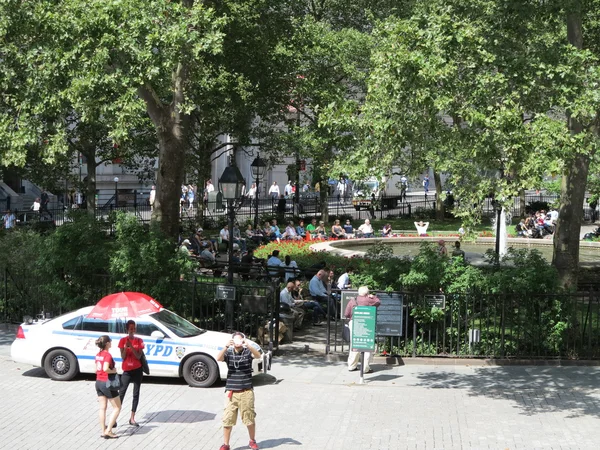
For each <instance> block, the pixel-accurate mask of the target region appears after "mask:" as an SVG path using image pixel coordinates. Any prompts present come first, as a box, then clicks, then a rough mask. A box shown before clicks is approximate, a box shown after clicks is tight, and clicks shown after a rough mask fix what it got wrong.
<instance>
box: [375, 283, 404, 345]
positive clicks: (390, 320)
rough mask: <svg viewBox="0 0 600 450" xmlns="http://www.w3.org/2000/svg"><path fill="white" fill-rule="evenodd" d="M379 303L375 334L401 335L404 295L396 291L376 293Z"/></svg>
mask: <svg viewBox="0 0 600 450" xmlns="http://www.w3.org/2000/svg"><path fill="white" fill-rule="evenodd" d="M377 297H379V300H381V305H379V308H377V336H402V333H403V327H402V325H403V318H404V309H403V306H404V297H403V296H402V295H401V294H396V293H391V294H388V293H385V292H381V293H377Z"/></svg>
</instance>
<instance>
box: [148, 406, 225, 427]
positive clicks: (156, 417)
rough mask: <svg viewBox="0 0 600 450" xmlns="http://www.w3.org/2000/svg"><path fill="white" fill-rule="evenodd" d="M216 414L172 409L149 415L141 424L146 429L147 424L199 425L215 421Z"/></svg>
mask: <svg viewBox="0 0 600 450" xmlns="http://www.w3.org/2000/svg"><path fill="white" fill-rule="evenodd" d="M215 417H217V415H216V414H214V413H210V412H206V411H200V410H188V409H171V410H166V411H160V412H157V413H147V414H146V415H145V416H144V419H143V421H142V422H141V423H140V425H141V427H140V428H144V427H145V426H146V423H199V422H207V421H210V420H215Z"/></svg>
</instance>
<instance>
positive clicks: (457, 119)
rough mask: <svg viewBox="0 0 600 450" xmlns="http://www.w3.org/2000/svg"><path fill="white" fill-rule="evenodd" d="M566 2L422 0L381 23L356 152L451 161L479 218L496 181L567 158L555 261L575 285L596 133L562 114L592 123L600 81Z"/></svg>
mask: <svg viewBox="0 0 600 450" xmlns="http://www.w3.org/2000/svg"><path fill="white" fill-rule="evenodd" d="M563 14H564V9H562V8H555V5H553V4H552V2H542V3H540V2H535V1H532V2H522V1H506V2H497V1H493V0H469V1H462V0H461V1H428V2H417V5H416V7H415V10H414V14H413V15H412V16H411V17H410V18H409V19H405V20H401V19H400V20H399V19H396V18H391V19H389V20H387V21H385V22H384V23H382V24H381V25H380V26H379V27H378V32H377V34H376V37H375V39H376V40H377V51H376V52H375V53H374V56H373V61H374V62H373V70H372V71H371V73H370V77H369V80H368V83H369V91H368V95H367V101H366V105H365V108H364V110H363V111H364V114H363V116H362V119H363V121H362V130H363V135H362V142H363V145H362V147H360V148H359V150H358V151H355V152H354V153H353V154H352V155H349V156H348V159H347V164H348V165H353V166H361V165H364V164H365V162H366V161H374V162H375V163H376V164H378V165H380V166H382V165H383V167H384V168H385V167H386V166H385V164H387V166H388V167H390V166H393V165H400V166H405V167H420V166H422V165H423V163H425V164H426V165H428V166H431V167H434V168H436V169H438V170H441V171H444V172H446V173H447V174H448V175H449V182H450V183H451V186H452V188H453V189H454V190H455V193H456V194H457V197H458V198H459V199H460V203H459V208H458V212H459V214H460V215H462V217H463V218H464V219H465V220H466V221H467V222H468V221H469V220H479V217H478V215H479V212H480V210H479V208H474V207H473V206H474V205H478V204H480V203H481V201H482V200H483V199H484V198H485V197H487V196H488V195H489V194H490V193H491V194H493V195H494V196H495V197H496V199H498V200H499V201H508V200H510V199H511V198H513V197H514V196H516V195H518V193H519V192H520V191H521V190H522V189H523V188H530V187H532V186H538V185H539V184H540V182H541V179H542V177H543V176H544V175H545V174H547V173H548V172H550V171H554V170H555V168H556V167H559V168H563V169H564V170H565V174H567V175H568V174H571V175H570V176H569V177H570V180H571V181H570V182H567V183H566V184H565V187H564V193H563V197H562V202H561V204H562V206H561V211H560V217H559V225H558V229H557V237H556V240H555V265H556V267H557V268H558V269H559V272H560V273H561V277H562V278H563V284H565V285H570V284H573V282H574V280H575V278H573V274H574V273H575V272H576V268H577V252H578V245H579V242H578V238H579V227H580V218H579V219H578V216H577V215H579V217H580V215H581V207H582V204H583V192H584V191H585V179H586V175H587V173H586V170H585V167H586V164H587V158H589V153H590V151H593V148H594V145H593V141H594V139H595V138H594V137H593V136H592V135H591V134H587V135H581V136H580V135H579V134H580V133H579V132H577V131H578V130H577V129H576V127H575V128H573V125H572V126H571V129H572V130H574V131H576V133H572V136H569V133H568V130H567V128H566V127H565V126H564V118H565V116H568V117H569V122H570V123H573V122H574V121H575V122H577V121H579V122H586V123H589V124H593V123H594V121H593V120H590V116H589V112H590V111H593V112H594V113H595V111H597V103H596V104H594V96H593V90H592V89H590V88H591V87H593V86H594V85H597V82H596V81H595V79H594V78H595V76H596V74H595V72H594V70H590V68H591V67H593V66H591V63H592V60H591V59H590V55H589V53H588V54H586V53H584V52H580V51H578V50H577V48H576V47H575V48H574V47H573V46H567V45H565V43H566V42H565V36H566V27H565V21H564V15H563ZM594 107H595V108H596V109H594ZM591 128H593V127H592V126H590V129H591ZM575 174H576V176H575ZM490 175H492V176H490ZM563 184H564V183H563ZM571 196H573V197H571ZM567 204H569V205H571V206H569V207H567V206H566V205H567ZM558 247H561V250H560V251H559V250H558ZM561 253H564V254H565V255H566V258H563V257H562V256H561V255H560V254H561ZM561 259H562V260H563V261H565V263H564V264H563V263H561Z"/></svg>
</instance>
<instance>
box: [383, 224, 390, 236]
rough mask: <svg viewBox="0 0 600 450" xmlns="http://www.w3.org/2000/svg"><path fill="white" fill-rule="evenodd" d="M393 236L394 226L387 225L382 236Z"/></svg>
mask: <svg viewBox="0 0 600 450" xmlns="http://www.w3.org/2000/svg"><path fill="white" fill-rule="evenodd" d="M392 234H393V233H392V226H391V225H390V224H389V223H386V224H385V225H384V226H383V229H382V230H381V236H383V237H392Z"/></svg>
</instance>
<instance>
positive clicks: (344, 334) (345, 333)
mask: <svg viewBox="0 0 600 450" xmlns="http://www.w3.org/2000/svg"><path fill="white" fill-rule="evenodd" d="M354 306H358V300H356V298H355V299H354ZM354 306H353V307H352V309H354ZM342 340H343V341H344V342H350V325H349V324H348V323H347V322H345V323H344V328H342Z"/></svg>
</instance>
